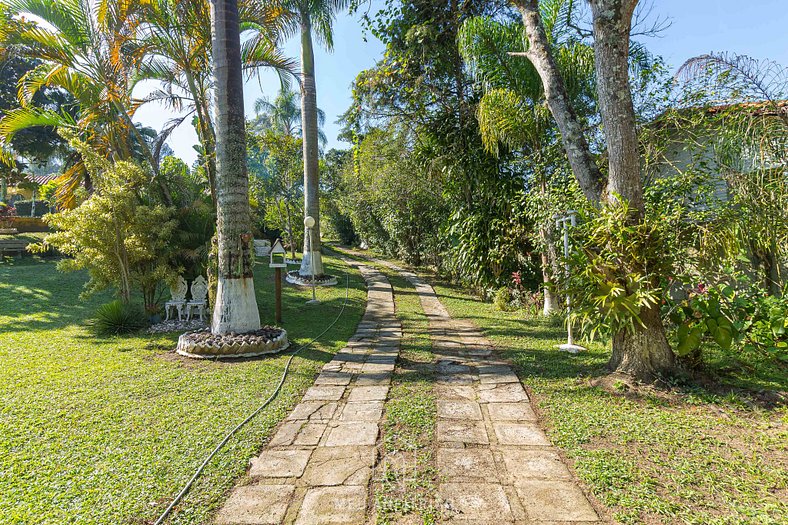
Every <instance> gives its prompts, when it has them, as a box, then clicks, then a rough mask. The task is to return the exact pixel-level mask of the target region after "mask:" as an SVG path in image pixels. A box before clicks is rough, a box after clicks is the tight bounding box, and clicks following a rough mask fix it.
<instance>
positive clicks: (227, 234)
mask: <svg viewBox="0 0 788 525" xmlns="http://www.w3.org/2000/svg"><path fill="white" fill-rule="evenodd" d="M211 5H212V11H211V23H212V35H213V74H214V89H213V93H214V104H215V110H216V200H217V213H216V216H217V223H216V233H217V243H218V256H217V257H218V266H219V268H218V288H217V291H216V301H215V304H214V310H213V318H212V322H211V332H213V333H214V334H226V333H230V332H239V333H243V332H250V331H253V330H257V329H259V328H260V314H259V311H258V309H257V300H256V299H255V293H254V279H253V274H252V263H253V252H252V233H251V221H250V210H249V177H248V174H247V168H246V127H245V126H246V119H245V116H244V102H243V101H244V93H243V71H242V67H241V29H240V21H239V17H238V3H237V1H236V0H216V1H215V2H213V3H212V4H211Z"/></svg>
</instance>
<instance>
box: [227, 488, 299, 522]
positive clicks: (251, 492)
mask: <svg viewBox="0 0 788 525" xmlns="http://www.w3.org/2000/svg"><path fill="white" fill-rule="evenodd" d="M293 492H295V487H294V486H293V485H247V486H244V487H237V488H236V489H235V490H233V493H232V494H230V497H229V498H227V501H226V502H225V504H224V507H222V509H221V510H220V511H219V514H218V515H217V516H216V523H217V524H219V525H269V524H271V525H275V524H279V523H282V519H283V518H284V516H285V512H287V505H288V503H289V502H290V498H291V497H292V496H293Z"/></svg>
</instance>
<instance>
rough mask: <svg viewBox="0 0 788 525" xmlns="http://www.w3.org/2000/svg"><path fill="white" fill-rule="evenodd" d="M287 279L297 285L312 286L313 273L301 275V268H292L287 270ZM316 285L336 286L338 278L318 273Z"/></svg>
mask: <svg viewBox="0 0 788 525" xmlns="http://www.w3.org/2000/svg"><path fill="white" fill-rule="evenodd" d="M285 280H286V281H287V282H288V283H290V284H295V285H297V286H312V276H311V275H301V272H300V271H299V270H292V271H290V272H287V277H285ZM314 281H315V282H314V284H315V286H335V285H336V284H337V282H338V281H337V278H336V277H335V276H333V275H317V276H315V279H314Z"/></svg>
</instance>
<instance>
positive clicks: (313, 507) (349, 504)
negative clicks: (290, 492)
mask: <svg viewBox="0 0 788 525" xmlns="http://www.w3.org/2000/svg"><path fill="white" fill-rule="evenodd" d="M366 504H367V487H366V486H360V485H353V486H338V487H317V488H312V489H309V490H308V491H307V493H306V496H304V501H303V503H302V505H301V509H300V511H299V512H298V519H296V525H345V524H347V525H351V524H352V525H356V524H360V523H364V516H365V514H366Z"/></svg>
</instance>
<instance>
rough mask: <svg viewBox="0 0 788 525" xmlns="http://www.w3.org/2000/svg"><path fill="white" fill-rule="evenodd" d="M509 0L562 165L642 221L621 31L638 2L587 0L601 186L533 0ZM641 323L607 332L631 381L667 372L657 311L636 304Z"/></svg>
mask: <svg viewBox="0 0 788 525" xmlns="http://www.w3.org/2000/svg"><path fill="white" fill-rule="evenodd" d="M514 1H515V3H516V5H517V7H518V8H519V10H520V13H521V14H522V18H523V24H524V26H525V31H526V35H527V36H528V42H529V46H528V51H527V52H526V53H525V54H526V56H527V57H528V58H529V59H530V60H531V62H532V63H533V65H534V67H535V68H536V70H537V72H538V73H539V76H540V77H541V79H542V83H543V84H544V88H545V95H546V99H547V104H548V106H549V108H550V111H551V113H552V114H553V117H554V118H555V120H556V123H557V124H558V129H559V130H560V131H561V139H562V141H563V145H564V149H565V150H566V153H567V157H568V158H569V163H570V165H571V167H572V171H573V172H574V174H575V177H576V178H577V180H578V182H579V184H580V187H581V188H582V190H583V192H584V194H585V195H586V197H587V198H588V199H590V200H592V201H602V200H604V199H607V198H616V195H618V196H620V197H621V198H623V199H625V200H627V201H628V202H629V203H630V205H631V206H632V207H633V209H635V210H636V211H637V213H636V215H635V216H633V217H632V218H631V220H633V221H640V220H643V187H642V182H641V176H640V159H639V154H638V143H637V130H636V128H635V111H634V108H633V104H632V92H631V90H630V86H629V68H628V60H629V32H630V27H631V23H632V14H633V12H634V10H635V6H636V5H637V2H638V0H590V4H591V10H592V15H593V21H594V57H595V67H596V77H597V89H598V99H599V100H598V103H599V108H600V113H601V115H602V123H603V125H604V130H605V138H606V140H607V149H608V159H609V173H610V174H609V179H608V181H607V188H606V189H604V185H603V184H602V181H603V179H602V176H601V173H600V171H599V168H598V166H596V164H595V162H594V160H593V156H592V154H591V151H590V148H589V147H588V142H587V141H586V139H585V137H584V135H583V130H582V125H581V123H580V121H579V119H578V118H577V115H576V114H575V112H574V110H573V109H572V105H571V101H570V100H569V97H568V95H567V91H566V88H565V86H564V82H563V78H562V77H561V73H560V71H559V69H558V67H557V65H556V62H555V60H554V58H553V55H552V52H551V50H550V47H549V43H548V40H547V35H546V33H545V30H544V26H543V25H542V21H541V18H540V16H539V6H538V0H514ZM641 321H642V323H643V326H640V325H638V324H636V325H635V330H634V333H632V334H629V333H620V334H617V335H616V336H615V337H614V338H613V355H612V358H611V360H610V365H611V366H612V367H613V368H615V369H616V370H617V371H621V372H625V373H628V374H632V375H633V376H635V377H636V378H638V379H651V378H653V377H654V376H656V375H658V374H670V373H671V372H672V371H674V366H675V358H674V355H673V351H672V350H671V348H670V345H669V344H668V341H667V338H666V337H665V329H664V327H663V326H662V321H661V319H660V316H659V311H658V310H657V309H647V310H643V311H642V312H641Z"/></svg>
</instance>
